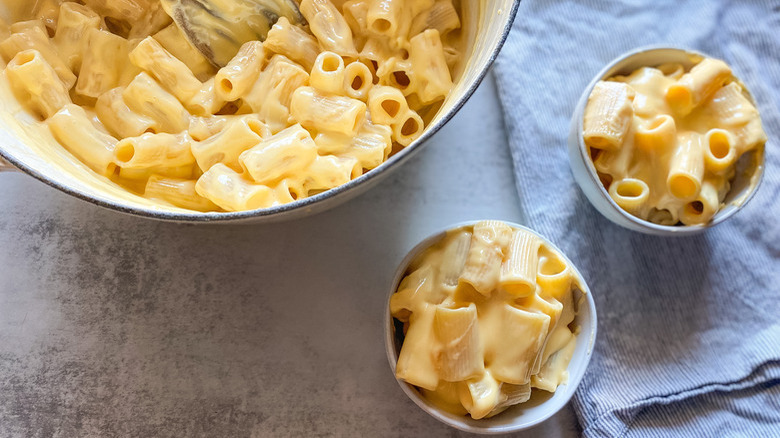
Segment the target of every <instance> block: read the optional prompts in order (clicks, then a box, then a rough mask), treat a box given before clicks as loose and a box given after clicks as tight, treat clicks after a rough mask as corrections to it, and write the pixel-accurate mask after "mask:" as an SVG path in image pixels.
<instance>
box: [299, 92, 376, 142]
mask: <svg viewBox="0 0 780 438" xmlns="http://www.w3.org/2000/svg"><path fill="white" fill-rule="evenodd" d="M290 114H291V115H292V117H293V118H294V119H295V120H297V121H298V122H299V123H300V124H301V125H303V126H304V127H305V128H309V129H316V130H318V131H329V132H338V133H341V134H345V135H349V136H352V135H355V133H356V132H357V130H358V129H360V126H361V124H362V123H363V120H364V118H365V115H366V104H365V103H363V102H361V101H359V100H357V99H351V98H349V97H343V96H336V95H325V94H322V93H320V92H318V91H317V90H315V89H314V88H312V87H300V88H298V89H297V90H295V92H294V93H293V95H292V101H291V103H290Z"/></svg>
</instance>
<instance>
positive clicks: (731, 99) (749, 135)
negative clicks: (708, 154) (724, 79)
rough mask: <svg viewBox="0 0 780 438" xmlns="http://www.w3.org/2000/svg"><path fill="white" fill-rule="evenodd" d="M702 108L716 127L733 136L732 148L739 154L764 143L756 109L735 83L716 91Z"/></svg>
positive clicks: (763, 135)
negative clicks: (725, 130) (727, 131)
mask: <svg viewBox="0 0 780 438" xmlns="http://www.w3.org/2000/svg"><path fill="white" fill-rule="evenodd" d="M703 106H704V108H703V112H704V113H705V114H706V115H708V116H710V117H712V119H713V121H714V122H716V124H717V126H719V127H723V128H724V129H727V130H729V131H730V132H731V133H732V134H733V135H734V142H735V144H734V146H735V147H736V149H737V152H738V153H739V154H742V153H744V152H746V151H749V150H751V149H753V148H755V147H756V146H758V145H762V144H764V143H765V142H766V133H765V132H764V129H763V128H762V126H761V117H760V115H759V113H758V109H757V108H756V107H755V106H754V105H753V104H752V103H751V102H750V100H748V98H747V97H745V95H744V93H743V91H742V87H740V85H739V84H737V83H736V82H732V83H730V84H728V85H726V86H725V87H723V88H721V89H720V90H718V91H717V92H716V93H715V94H714V95H713V96H712V99H710V100H709V101H708V102H707V103H706V104H703Z"/></svg>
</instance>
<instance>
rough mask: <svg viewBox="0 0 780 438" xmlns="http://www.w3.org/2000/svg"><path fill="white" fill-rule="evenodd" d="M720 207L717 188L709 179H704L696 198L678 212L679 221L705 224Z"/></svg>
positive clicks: (690, 223) (687, 223) (689, 223)
mask: <svg viewBox="0 0 780 438" xmlns="http://www.w3.org/2000/svg"><path fill="white" fill-rule="evenodd" d="M719 208H720V200H719V199H718V189H717V188H716V187H715V185H714V184H713V183H712V182H711V181H709V180H704V182H703V183H702V185H701V190H700V191H699V194H698V195H697V196H696V198H695V199H694V200H692V201H690V202H688V203H687V204H685V206H684V207H683V209H682V212H680V222H682V223H684V224H685V225H697V224H706V223H707V222H709V221H710V219H712V217H713V216H715V213H717V212H718V209H719Z"/></svg>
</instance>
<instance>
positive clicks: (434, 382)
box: [395, 303, 439, 391]
mask: <svg viewBox="0 0 780 438" xmlns="http://www.w3.org/2000/svg"><path fill="white" fill-rule="evenodd" d="M435 314H436V306H434V305H432V304H427V303H426V304H424V305H423V306H421V307H420V308H419V309H417V310H415V311H414V313H412V314H411V316H410V318H409V321H410V324H409V331H407V332H406V337H405V338H404V343H403V346H402V347H401V353H400V354H399V355H398V362H397V363H396V365H395V376H396V378H399V379H403V380H405V381H406V382H409V383H410V384H412V385H415V386H419V387H420V388H425V389H429V390H431V391H433V390H435V389H436V387H437V386H438V385H439V373H438V372H437V370H436V361H435V360H434V357H433V350H434V346H435V345H436V338H435V335H434V333H433V319H434V316H435Z"/></svg>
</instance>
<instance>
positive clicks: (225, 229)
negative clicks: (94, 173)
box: [0, 79, 573, 437]
mask: <svg viewBox="0 0 780 438" xmlns="http://www.w3.org/2000/svg"><path fill="white" fill-rule="evenodd" d="M508 154H509V153H508V150H507V147H506V140H505V138H504V131H503V127H502V120H501V117H500V110H499V108H498V105H497V101H496V98H495V88H494V86H493V83H492V79H491V80H489V81H486V83H485V84H484V85H483V86H482V87H481V88H480V90H479V91H478V93H477V94H476V95H475V96H474V98H473V99H472V100H471V101H470V103H469V104H468V105H467V106H466V107H465V108H464V110H463V111H462V112H461V113H460V115H459V116H457V117H456V118H455V119H454V120H453V121H452V122H451V123H450V124H449V125H448V126H447V127H446V128H445V129H444V130H443V131H442V132H441V133H440V134H439V135H437V136H436V138H435V139H434V140H433V141H432V144H430V145H428V146H427V147H426V149H425V150H424V151H422V153H420V154H419V155H418V156H417V157H415V158H414V159H413V160H412V161H411V162H409V163H406V164H405V165H404V166H403V168H401V169H398V170H399V171H398V172H397V173H395V174H394V175H392V176H391V177H389V178H388V179H386V180H384V181H383V182H382V183H381V184H380V185H379V186H377V187H375V188H373V189H372V190H370V191H369V192H367V193H365V194H363V195H361V196H360V197H359V198H357V199H355V200H353V201H350V202H349V203H347V204H344V205H342V206H339V207H336V209H334V210H331V211H329V212H326V213H323V214H320V215H317V216H314V217H310V218H306V219H303V220H298V221H294V222H287V223H280V224H272V225H242V226H188V225H175V224H166V223H158V222H154V221H150V220H148V219H140V218H135V217H131V216H125V215H122V214H119V213H116V212H113V211H108V210H104V209H101V208H98V207H95V206H92V205H91V204H88V203H86V202H83V201H80V200H77V199H74V198H72V197H69V196H67V195H64V194H62V193H60V192H58V191H56V190H53V189H51V188H48V187H47V186H45V185H43V184H41V183H39V182H37V181H35V180H33V179H32V178H29V177H27V176H25V175H22V174H7V173H4V174H2V175H0V188H1V189H0V272H1V273H2V275H0V436H3V437H28V436H30V437H71V436H107V437H111V436H138V437H148V436H171V437H172V436H179V437H181V436H188V437H189V436H193V437H197V436H215V437H259V436H458V435H459V432H457V431H455V430H452V429H449V428H448V427H447V426H444V425H442V424H440V423H438V422H437V421H436V420H434V419H432V418H431V417H429V416H428V415H427V414H425V413H424V412H422V411H421V410H420V409H418V408H417V407H416V406H415V405H414V404H413V403H412V402H411V401H409V400H408V399H407V398H406V396H405V395H404V393H403V392H402V391H401V389H400V388H399V387H398V385H397V384H396V382H395V380H394V378H393V375H392V373H391V372H390V368H389V366H388V364H387V359H386V356H385V351H384V344H383V338H382V335H383V332H382V315H383V312H384V307H383V306H384V304H385V303H384V300H385V298H386V295H387V293H388V291H387V288H388V287H389V282H390V281H391V276H392V274H393V271H394V269H395V267H396V265H397V263H398V262H399V261H400V259H401V258H402V257H403V255H404V253H405V252H406V251H407V250H409V249H410V248H411V247H412V246H413V245H414V244H415V243H416V242H417V241H419V240H420V239H422V238H423V237H425V236H426V235H428V234H430V233H431V232H433V231H435V230H436V229H439V228H441V227H444V226H446V225H449V224H451V223H454V222H457V221H462V220H470V219H480V218H499V219H508V220H515V221H519V220H521V215H520V211H519V207H518V205H517V201H516V196H517V194H516V191H515V187H514V180H513V177H512V172H511V165H510V159H509V155H508ZM572 427H573V419H572V415H571V413H570V412H568V411H567V412H564V413H562V414H559V415H558V416H557V417H555V418H554V419H553V420H551V421H548V422H547V423H545V424H544V425H542V426H540V427H537V428H536V429H533V430H532V431H530V433H528V434H527V435H524V436H529V437H530V436H535V435H537V434H539V435H545V436H554V435H560V434H561V433H563V432H564V431H566V430H567V429H569V428H572Z"/></svg>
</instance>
